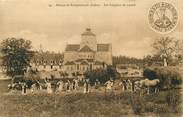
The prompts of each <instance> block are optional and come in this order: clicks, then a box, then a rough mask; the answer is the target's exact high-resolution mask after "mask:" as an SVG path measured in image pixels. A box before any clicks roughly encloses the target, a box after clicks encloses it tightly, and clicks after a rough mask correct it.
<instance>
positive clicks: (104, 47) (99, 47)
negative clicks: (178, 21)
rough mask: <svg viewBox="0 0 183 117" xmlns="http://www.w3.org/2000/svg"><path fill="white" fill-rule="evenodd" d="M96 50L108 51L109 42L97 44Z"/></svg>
mask: <svg viewBox="0 0 183 117" xmlns="http://www.w3.org/2000/svg"><path fill="white" fill-rule="evenodd" d="M97 51H109V44H97Z"/></svg>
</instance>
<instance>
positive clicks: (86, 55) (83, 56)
mask: <svg viewBox="0 0 183 117" xmlns="http://www.w3.org/2000/svg"><path fill="white" fill-rule="evenodd" d="M94 56H95V53H94V52H78V59H94Z"/></svg>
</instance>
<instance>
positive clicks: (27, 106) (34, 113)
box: [0, 81, 182, 117]
mask: <svg viewBox="0 0 183 117" xmlns="http://www.w3.org/2000/svg"><path fill="white" fill-rule="evenodd" d="M5 83H7V81H6V82H4V83H2V82H1V84H0V87H1V90H2V89H3V87H4V86H5V85H4V84H5ZM2 84H3V85H2ZM3 91H6V90H3ZM177 91H179V89H176V90H172V91H162V92H160V93H158V94H151V95H144V96H139V95H138V94H132V93H130V92H122V93H119V92H118V93H116V92H107V93H104V92H93V93H89V94H82V93H68V94H53V95H49V94H46V93H40V94H36V95H30V94H29V95H20V94H16V95H8V94H3V93H1V95H0V102H1V103H0V117H123V116H129V117H134V116H135V117H136V116H144V117H148V116H149V117H159V116H162V117H172V116H173V117H181V115H182V113H181V110H182V106H181V105H182V104H181V103H182V99H180V97H181V96H180V95H177V94H179V93H178V92H177ZM1 92H2V91H1ZM167 95H170V97H171V96H174V97H176V96H178V97H176V98H173V101H171V103H168V102H167V99H166V98H167Z"/></svg>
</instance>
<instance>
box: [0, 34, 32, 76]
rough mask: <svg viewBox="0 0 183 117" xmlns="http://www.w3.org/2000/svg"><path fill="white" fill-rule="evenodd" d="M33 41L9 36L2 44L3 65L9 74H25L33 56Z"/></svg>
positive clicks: (0, 47)
mask: <svg viewBox="0 0 183 117" xmlns="http://www.w3.org/2000/svg"><path fill="white" fill-rule="evenodd" d="M31 47H32V46H31V41H29V40H24V39H22V38H20V39H16V38H7V39H5V40H3V41H2V42H1V44H0V52H1V54H2V57H1V59H2V67H3V70H4V71H5V72H6V74H7V75H9V76H14V75H24V72H25V71H26V70H27V67H28V66H30V60H31V58H32V56H33V52H32V51H31Z"/></svg>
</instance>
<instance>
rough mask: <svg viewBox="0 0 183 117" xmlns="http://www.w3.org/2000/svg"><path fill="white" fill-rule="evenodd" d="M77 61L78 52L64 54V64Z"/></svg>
mask: <svg viewBox="0 0 183 117" xmlns="http://www.w3.org/2000/svg"><path fill="white" fill-rule="evenodd" d="M77 59H78V52H64V63H65V62H67V61H75V60H77Z"/></svg>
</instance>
